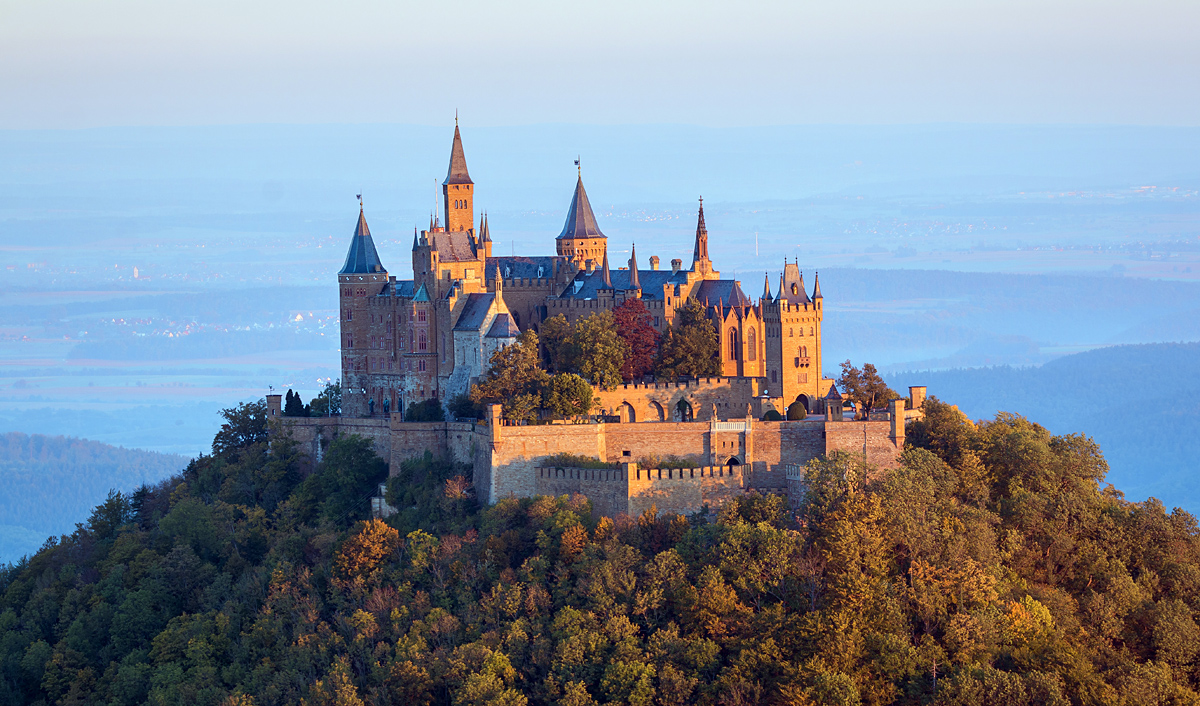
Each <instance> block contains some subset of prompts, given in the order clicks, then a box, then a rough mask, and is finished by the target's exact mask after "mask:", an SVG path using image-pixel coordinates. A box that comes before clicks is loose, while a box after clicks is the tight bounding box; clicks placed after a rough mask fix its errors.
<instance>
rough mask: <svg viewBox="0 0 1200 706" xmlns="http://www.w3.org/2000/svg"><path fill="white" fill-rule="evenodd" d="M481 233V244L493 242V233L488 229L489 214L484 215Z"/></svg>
mask: <svg viewBox="0 0 1200 706" xmlns="http://www.w3.org/2000/svg"><path fill="white" fill-rule="evenodd" d="M479 231H480V234H481V235H480V236H479V242H481V243H490V242H492V231H491V230H490V229H489V228H488V217H487V213H484V214H483V224H482V225H481V226H480V227H479Z"/></svg>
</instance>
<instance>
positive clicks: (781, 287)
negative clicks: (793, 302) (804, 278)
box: [775, 272, 783, 301]
mask: <svg viewBox="0 0 1200 706" xmlns="http://www.w3.org/2000/svg"><path fill="white" fill-rule="evenodd" d="M780 299H783V273H782V272H780V273H779V294H778V296H776V297H775V301H779V300H780Z"/></svg>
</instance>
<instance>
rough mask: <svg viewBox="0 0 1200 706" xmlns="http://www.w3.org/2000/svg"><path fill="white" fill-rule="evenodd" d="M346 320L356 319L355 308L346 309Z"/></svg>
mask: <svg viewBox="0 0 1200 706" xmlns="http://www.w3.org/2000/svg"><path fill="white" fill-rule="evenodd" d="M346 321H354V310H353V309H347V310H346Z"/></svg>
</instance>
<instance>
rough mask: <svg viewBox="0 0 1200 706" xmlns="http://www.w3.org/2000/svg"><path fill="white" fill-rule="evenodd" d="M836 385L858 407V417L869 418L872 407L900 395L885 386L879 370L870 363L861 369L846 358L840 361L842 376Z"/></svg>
mask: <svg viewBox="0 0 1200 706" xmlns="http://www.w3.org/2000/svg"><path fill="white" fill-rule="evenodd" d="M838 385H839V386H840V387H841V388H842V393H843V394H844V395H846V397H849V398H850V399H851V400H852V401H853V402H854V406H855V407H857V408H858V419H869V418H870V416H871V410H872V409H875V408H876V407H879V406H881V405H883V404H885V403H887V402H888V401H889V400H894V399H899V397H900V395H897V394H896V393H895V392H894V391H893V390H892V389H891V388H890V387H888V386H887V383H886V382H884V381H883V378H882V377H880V376H879V371H877V370H876V369H875V366H874V365H872V364H870V363H865V364H864V365H863V366H862V369H861V370H859V369H858V368H856V367H854V366H853V365H851V364H850V361H848V360H847V361H846V362H844V363H842V376H841V377H840V378H838Z"/></svg>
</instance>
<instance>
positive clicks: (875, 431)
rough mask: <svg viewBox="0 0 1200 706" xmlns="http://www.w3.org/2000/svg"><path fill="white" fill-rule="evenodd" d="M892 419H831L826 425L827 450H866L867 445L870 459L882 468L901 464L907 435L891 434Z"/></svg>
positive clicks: (868, 460) (857, 451)
mask: <svg viewBox="0 0 1200 706" xmlns="http://www.w3.org/2000/svg"><path fill="white" fill-rule="evenodd" d="M891 433H892V423H891V422H890V421H880V422H875V421H871V422H830V423H828V424H826V425H825V450H824V453H826V454H829V453H833V452H834V451H846V452H849V453H855V454H862V453H863V447H864V445H865V446H866V452H867V463H871V464H874V465H876V466H879V467H880V468H898V467H899V466H900V452H901V451H903V450H904V437H903V436H901V437H900V439H899V440H894V439H892V437H891Z"/></svg>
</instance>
